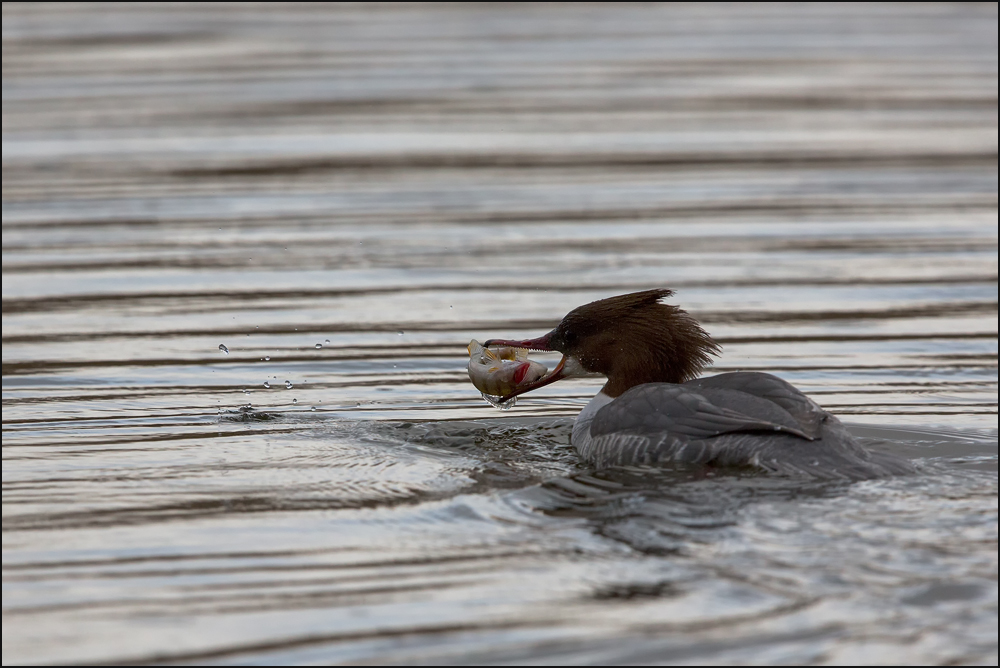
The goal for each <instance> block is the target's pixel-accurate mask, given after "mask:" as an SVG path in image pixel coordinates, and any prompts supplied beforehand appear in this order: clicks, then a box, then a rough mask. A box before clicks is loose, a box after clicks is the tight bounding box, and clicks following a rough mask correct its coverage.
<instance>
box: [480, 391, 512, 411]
mask: <svg viewBox="0 0 1000 668" xmlns="http://www.w3.org/2000/svg"><path fill="white" fill-rule="evenodd" d="M482 395H483V399H485V400H486V403H488V404H489V405H490V406H493V408H499V409H500V410H502V411H509V410H510V409H511V408H513V407H514V404H516V403H517V397H511V398H510V399H508V400H507V401H504V402H501V401H500V397H494V396H492V395H489V394H486V393H485V392H483V393H482Z"/></svg>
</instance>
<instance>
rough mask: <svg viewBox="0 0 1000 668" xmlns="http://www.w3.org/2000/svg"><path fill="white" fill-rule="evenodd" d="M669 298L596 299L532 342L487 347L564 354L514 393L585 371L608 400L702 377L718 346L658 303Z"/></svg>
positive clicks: (653, 293)
mask: <svg viewBox="0 0 1000 668" xmlns="http://www.w3.org/2000/svg"><path fill="white" fill-rule="evenodd" d="M672 294H673V292H672V291H671V290H664V289H660V290H646V291H643V292H633V293H631V294H627V295H619V296H617V297H610V298H608V299H601V300H599V301H596V302H591V303H590V304H585V305H583V306H580V307H578V308H575V309H573V310H572V311H570V312H569V313H568V314H567V315H566V317H565V318H563V319H562V322H560V323H559V325H558V326H557V327H556V328H555V329H554V330H552V331H551V332H549V333H548V334H546V335H544V336H541V337H539V338H537V339H531V340H528V341H507V340H492V341H487V342H486V343H487V345H517V346H521V347H525V348H531V349H534V350H557V351H559V352H561V353H562V354H563V358H562V360H561V361H560V362H559V365H558V366H557V367H556V369H555V370H553V372H552V373H550V374H549V375H548V376H546V377H545V378H542V379H541V380H539V381H536V382H535V383H530V384H528V385H526V386H523V387H522V388H518V391H517V392H515V393H514V394H523V393H524V392H528V391H531V390H533V389H536V388H537V387H541V386H543V385H547V384H549V383H551V382H554V381H556V380H559V379H560V378H569V377H572V376H579V375H584V374H586V373H596V374H601V375H603V376H606V377H607V378H608V383H607V385H605V387H604V392H605V394H607V395H609V396H611V397H617V396H618V395H620V394H621V393H622V392H624V391H625V390H627V389H628V388H630V387H633V386H635V385H640V384H642V383H655V382H659V383H682V382H684V381H686V380H690V379H691V378H695V377H696V376H697V375H698V374H699V373H701V371H702V370H703V369H704V368H705V367H706V366H708V365H709V364H710V363H711V361H712V356H713V355H718V354H719V351H720V348H719V345H718V344H717V343H716V342H715V341H714V340H712V337H711V336H709V335H708V333H707V332H706V331H705V330H703V329H702V328H701V326H700V325H699V324H698V322H697V321H696V320H695V319H694V318H692V317H691V316H690V315H688V314H687V313H686V312H684V311H683V310H681V309H680V308H678V307H676V306H671V305H668V304H663V303H662V301H661V300H663V299H664V298H666V297H669V296H670V295H672ZM511 396H514V395H511Z"/></svg>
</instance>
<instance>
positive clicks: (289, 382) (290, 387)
mask: <svg viewBox="0 0 1000 668" xmlns="http://www.w3.org/2000/svg"><path fill="white" fill-rule="evenodd" d="M285 389H286V390H290V389H292V381H290V380H286V381H285Z"/></svg>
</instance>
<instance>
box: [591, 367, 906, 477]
mask: <svg viewBox="0 0 1000 668" xmlns="http://www.w3.org/2000/svg"><path fill="white" fill-rule="evenodd" d="M600 397H604V399H603V400H598V402H597V403H596V404H595V405H594V406H593V408H592V409H591V410H589V411H588V410H584V411H583V412H582V413H581V414H580V417H579V418H578V419H577V424H576V425H575V427H574V430H573V445H574V447H575V448H576V449H577V451H578V452H579V453H580V455H581V456H582V457H583V459H584V460H586V461H587V462H588V463H590V464H591V465H593V466H596V467H597V468H609V467H613V466H644V465H645V466H691V465H711V466H727V467H728V466H754V467H759V468H762V469H765V470H767V471H771V472H775V473H783V474H791V475H795V474H805V475H809V476H814V477H824V478H845V479H857V478H870V477H877V476H882V475H892V474H899V473H906V472H910V471H912V470H913V467H912V466H911V465H910V464H909V463H908V462H906V461H904V460H901V459H897V458H895V457H891V456H888V455H880V454H875V453H871V452H869V451H868V450H866V449H865V448H864V447H862V446H861V445H860V444H859V443H858V442H857V441H856V440H854V438H853V437H852V436H851V434H850V433H849V432H848V431H847V429H846V428H845V427H844V425H843V424H841V422H840V420H838V419H837V418H836V417H834V416H833V415H831V414H830V413H827V412H826V411H824V410H823V409H822V408H820V407H819V406H817V405H816V403H814V402H813V401H812V400H811V399H809V398H808V397H807V396H805V395H804V394H802V393H801V392H799V391H798V390H797V389H795V388H794V387H793V386H792V385H790V384H789V383H787V382H785V381H783V380H781V379H780V378H777V377H775V376H772V375H770V374H765V373H756V372H738V373H726V374H721V375H718V376H711V377H708V378H699V379H697V380H692V381H688V382H686V383H682V384H673V383H646V384H643V385H637V386H635V387H632V388H630V389H628V390H626V391H625V392H624V393H622V394H621V396H619V397H617V398H616V399H614V400H610V399H608V398H607V397H606V396H605V395H603V394H599V395H598V398H600ZM601 404H603V406H602V405H601Z"/></svg>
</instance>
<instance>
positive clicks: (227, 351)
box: [219, 343, 229, 355]
mask: <svg viewBox="0 0 1000 668" xmlns="http://www.w3.org/2000/svg"><path fill="white" fill-rule="evenodd" d="M219 350H221V351H222V352H224V353H226V354H227V355H228V354H229V348H227V347H226V344H225V343H220V344H219Z"/></svg>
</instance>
